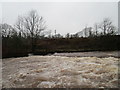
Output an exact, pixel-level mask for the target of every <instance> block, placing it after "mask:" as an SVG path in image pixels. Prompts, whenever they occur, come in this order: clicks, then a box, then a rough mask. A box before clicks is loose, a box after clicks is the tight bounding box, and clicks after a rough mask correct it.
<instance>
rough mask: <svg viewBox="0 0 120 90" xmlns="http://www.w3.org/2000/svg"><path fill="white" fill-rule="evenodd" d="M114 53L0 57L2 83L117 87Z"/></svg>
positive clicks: (30, 86) (50, 86)
mask: <svg viewBox="0 0 120 90" xmlns="http://www.w3.org/2000/svg"><path fill="white" fill-rule="evenodd" d="M105 53H106V52H105ZM105 53H104V54H105ZM117 53H118V52H114V53H112V52H109V53H106V54H107V55H108V56H106V57H105V56H103V55H104V54H102V53H100V55H99V56H100V57H99V56H98V54H99V53H98V52H97V53H96V52H95V53H94V54H93V53H92V54H91V53H88V52H84V53H55V54H54V55H49V56H48V55H46V56H39V55H36V56H29V57H19V58H7V59H3V60H2V87H3V88H117V87H118V61H119V58H117V57H116V56H117ZM81 54H82V56H81ZM101 54H102V55H101ZM89 55H90V56H89ZM91 55H92V56H91ZM93 55H94V56H93ZM109 55H110V56H109ZM113 55H116V56H115V57H114V56H113ZM101 56H102V58H101Z"/></svg>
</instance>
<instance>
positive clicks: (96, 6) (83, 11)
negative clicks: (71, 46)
mask: <svg viewBox="0 0 120 90" xmlns="http://www.w3.org/2000/svg"><path fill="white" fill-rule="evenodd" d="M33 9H34V10H37V12H38V14H39V15H40V16H43V17H44V19H45V21H46V25H47V26H48V29H49V30H52V31H54V30H55V29H56V31H57V33H60V34H66V33H68V32H69V33H76V32H79V31H81V30H82V29H83V28H84V27H85V26H93V25H94V23H96V22H98V23H99V22H101V21H102V20H103V18H106V17H108V18H111V20H112V21H113V24H114V25H115V26H117V25H118V3H117V2H37V3H33V2H31V3H28V2H26V3H25V2H22V3H20V2H19V3H15V2H13V3H12V2H11V3H8V2H6V3H2V20H3V23H8V24H10V25H14V24H15V22H16V20H17V17H18V16H24V15H26V14H27V13H28V12H29V11H30V10H33Z"/></svg>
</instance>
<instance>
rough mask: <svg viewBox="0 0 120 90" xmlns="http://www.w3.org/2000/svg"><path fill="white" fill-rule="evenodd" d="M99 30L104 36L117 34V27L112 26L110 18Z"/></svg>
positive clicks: (105, 20) (106, 19) (104, 21)
mask: <svg viewBox="0 0 120 90" xmlns="http://www.w3.org/2000/svg"><path fill="white" fill-rule="evenodd" d="M99 28H100V29H101V30H102V31H103V35H113V34H115V26H114V25H112V21H111V20H110V19H109V18H105V19H104V20H103V22H102V23H101V24H100V26H99Z"/></svg>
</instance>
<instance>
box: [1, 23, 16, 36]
mask: <svg viewBox="0 0 120 90" xmlns="http://www.w3.org/2000/svg"><path fill="white" fill-rule="evenodd" d="M0 30H1V33H2V37H11V36H12V35H14V34H17V32H16V30H15V29H14V28H13V27H12V26H11V25H8V24H6V23H4V24H0Z"/></svg>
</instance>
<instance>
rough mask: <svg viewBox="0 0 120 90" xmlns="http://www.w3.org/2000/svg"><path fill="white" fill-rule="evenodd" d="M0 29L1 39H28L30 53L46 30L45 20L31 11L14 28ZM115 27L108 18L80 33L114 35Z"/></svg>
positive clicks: (67, 35) (3, 27) (86, 34)
mask: <svg viewBox="0 0 120 90" xmlns="http://www.w3.org/2000/svg"><path fill="white" fill-rule="evenodd" d="M0 29H1V30H2V32H1V33H2V34H1V35H2V37H3V38H4V37H11V38H12V36H19V37H23V38H30V39H31V44H32V51H34V47H35V44H36V42H37V39H39V38H41V37H44V34H43V32H44V31H45V30H46V29H47V26H46V23H45V20H44V18H43V17H42V16H39V15H38V13H37V11H36V10H31V11H30V12H29V13H28V15H27V16H24V17H21V16H19V17H18V19H17V22H16V24H15V25H14V26H11V25H8V24H6V23H4V24H0ZM116 30H117V29H116V27H115V26H114V25H113V23H112V21H111V20H110V19H109V18H105V19H104V20H103V21H102V22H101V23H99V24H97V23H96V24H95V25H94V27H85V28H84V29H83V30H82V33H83V34H84V36H85V37H89V36H101V35H116V34H117V33H118V32H117V31H116ZM48 33H49V35H48V37H47V38H74V37H82V35H81V32H79V33H76V34H70V33H67V34H66V35H65V37H63V36H62V35H61V34H59V33H56V30H55V35H51V34H50V33H51V32H48Z"/></svg>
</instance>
